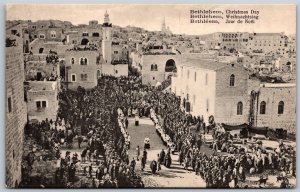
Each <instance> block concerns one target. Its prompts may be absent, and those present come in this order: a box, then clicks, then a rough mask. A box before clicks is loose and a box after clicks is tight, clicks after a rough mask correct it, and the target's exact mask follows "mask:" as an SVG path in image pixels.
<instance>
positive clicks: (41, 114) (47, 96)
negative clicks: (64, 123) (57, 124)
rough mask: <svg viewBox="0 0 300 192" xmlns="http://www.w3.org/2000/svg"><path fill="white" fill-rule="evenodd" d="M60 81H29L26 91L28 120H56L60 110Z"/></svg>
mask: <svg viewBox="0 0 300 192" xmlns="http://www.w3.org/2000/svg"><path fill="white" fill-rule="evenodd" d="M58 85H59V82H58V81H29V82H28V87H29V90H27V92H26V96H27V109H28V120H29V121H30V120H38V121H42V120H45V119H46V118H47V119H48V120H50V119H52V120H55V119H56V116H57V111H58V92H59V86H58Z"/></svg>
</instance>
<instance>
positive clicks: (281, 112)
mask: <svg viewBox="0 0 300 192" xmlns="http://www.w3.org/2000/svg"><path fill="white" fill-rule="evenodd" d="M283 111H284V102H283V101H280V102H279V103H278V114H283Z"/></svg>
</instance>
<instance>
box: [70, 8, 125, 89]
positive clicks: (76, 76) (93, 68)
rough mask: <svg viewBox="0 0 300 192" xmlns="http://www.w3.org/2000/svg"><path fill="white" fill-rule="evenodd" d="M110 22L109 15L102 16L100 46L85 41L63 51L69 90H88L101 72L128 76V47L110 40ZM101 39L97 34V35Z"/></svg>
mask: <svg viewBox="0 0 300 192" xmlns="http://www.w3.org/2000/svg"><path fill="white" fill-rule="evenodd" d="M111 31H112V24H111V23H110V22H109V15H108V13H107V12H106V13H105V15H104V23H103V24H102V41H101V46H99V45H98V44H91V43H88V44H87V45H78V46H75V47H74V48H73V49H69V50H67V51H66V56H65V64H66V77H67V86H68V88H69V89H77V87H78V86H81V87H84V88H87V89H91V88H93V87H95V86H96V85H97V83H98V79H99V78H100V77H101V74H106V75H112V76H116V77H120V76H128V62H129V61H128V48H127V47H126V46H125V45H120V44H117V43H113V41H112V35H111ZM98 40H99V41H100V40H101V39H100V37H98Z"/></svg>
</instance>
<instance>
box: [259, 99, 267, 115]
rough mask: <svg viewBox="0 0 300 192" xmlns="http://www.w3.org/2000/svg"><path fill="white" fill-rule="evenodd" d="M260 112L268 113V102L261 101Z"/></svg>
mask: <svg viewBox="0 0 300 192" xmlns="http://www.w3.org/2000/svg"><path fill="white" fill-rule="evenodd" d="M259 113H260V114H266V102H264V101H262V102H260V107H259Z"/></svg>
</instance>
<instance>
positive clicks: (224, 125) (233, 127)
mask: <svg viewBox="0 0 300 192" xmlns="http://www.w3.org/2000/svg"><path fill="white" fill-rule="evenodd" d="M221 125H222V126H223V127H224V129H225V131H233V130H237V129H239V130H242V129H245V128H248V125H247V124H246V123H244V124H241V125H226V124H224V123H222V124H221Z"/></svg>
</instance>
